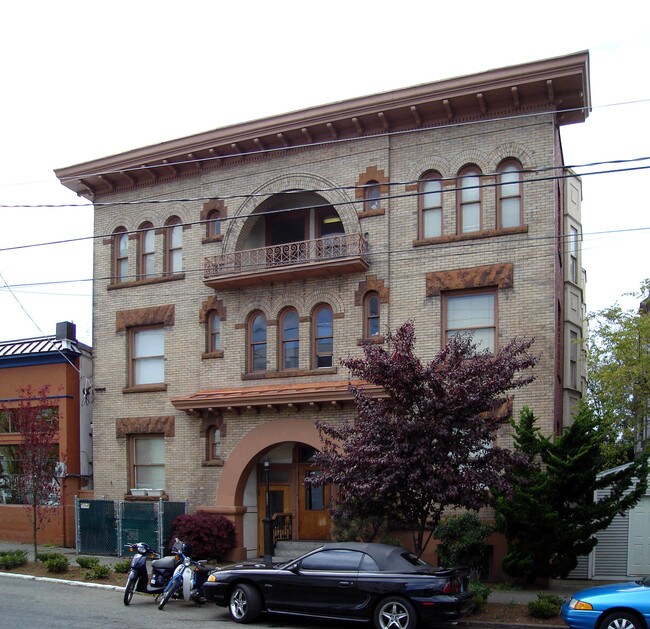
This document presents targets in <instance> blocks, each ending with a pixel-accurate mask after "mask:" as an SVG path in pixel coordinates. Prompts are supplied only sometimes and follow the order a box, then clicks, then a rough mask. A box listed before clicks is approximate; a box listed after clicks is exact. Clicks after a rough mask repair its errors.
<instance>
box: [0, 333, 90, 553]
mask: <svg viewBox="0 0 650 629" xmlns="http://www.w3.org/2000/svg"><path fill="white" fill-rule="evenodd" d="M91 376H92V349H91V348H90V347H88V346H86V345H84V344H83V343H79V342H78V341H77V339H76V328H75V325H74V324H73V323H69V322H62V323H57V326H56V334H55V335H51V336H41V337H36V338H29V339H19V340H15V341H0V408H1V409H2V410H0V466H1V467H0V539H2V540H4V541H10V542H31V541H32V533H31V520H30V518H29V515H28V514H27V513H26V512H25V511H26V509H27V507H25V506H23V505H21V504H18V500H17V498H16V496H15V495H14V492H13V491H12V489H11V487H12V483H11V475H12V474H13V473H15V472H16V471H17V465H18V461H17V460H16V446H17V445H18V444H19V443H20V434H19V433H18V432H16V429H15V425H14V423H13V422H12V407H17V406H18V404H19V402H20V393H19V390H20V389H22V388H24V387H26V386H28V385H30V386H31V387H32V389H33V390H34V391H35V392H38V391H39V390H40V389H41V388H42V387H44V386H47V387H48V392H47V400H48V408H52V409H53V412H55V413H58V416H59V420H60V426H59V441H58V449H59V457H58V458H59V460H60V461H64V462H65V465H66V469H65V472H64V475H62V476H60V477H58V478H56V479H55V478H53V479H52V501H53V502H54V503H57V502H58V506H57V508H56V512H55V513H54V515H53V517H52V518H51V519H50V521H49V522H48V523H47V524H46V525H45V526H44V527H43V529H41V530H40V531H39V533H38V542H39V543H40V544H43V543H54V544H59V545H61V546H67V547H74V546H75V517H74V515H75V514H74V509H75V505H74V498H75V496H76V495H78V494H79V492H80V491H83V490H84V489H88V488H89V487H91V486H92V399H91V398H90V397H89V395H90V391H91V388H90V384H89V379H90V378H91Z"/></svg>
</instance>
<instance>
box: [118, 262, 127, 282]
mask: <svg viewBox="0 0 650 629" xmlns="http://www.w3.org/2000/svg"><path fill="white" fill-rule="evenodd" d="M117 273H118V277H119V279H120V280H125V279H126V277H127V275H128V273H129V261H128V260H127V259H125V258H123V259H121V260H120V261H119V262H118V265H117Z"/></svg>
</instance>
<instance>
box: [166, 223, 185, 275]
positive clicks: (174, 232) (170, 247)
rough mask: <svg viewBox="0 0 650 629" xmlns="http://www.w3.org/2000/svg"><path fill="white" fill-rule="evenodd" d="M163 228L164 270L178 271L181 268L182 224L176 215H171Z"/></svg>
mask: <svg viewBox="0 0 650 629" xmlns="http://www.w3.org/2000/svg"><path fill="white" fill-rule="evenodd" d="M166 228H167V229H166V230H165V270H166V271H167V273H180V272H181V271H182V270H183V225H182V224H181V219H180V218H178V216H172V217H171V218H170V219H169V220H168V221H167V223H166Z"/></svg>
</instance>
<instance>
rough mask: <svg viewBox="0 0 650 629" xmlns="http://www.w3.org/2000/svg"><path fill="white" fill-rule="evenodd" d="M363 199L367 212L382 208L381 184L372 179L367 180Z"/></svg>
mask: <svg viewBox="0 0 650 629" xmlns="http://www.w3.org/2000/svg"><path fill="white" fill-rule="evenodd" d="M363 199H364V201H363V209H364V211H365V212H371V211H373V210H378V209H379V208H380V199H381V186H380V184H379V183H378V182H377V181H374V180H372V179H371V180H370V181H368V182H366V184H365V189H364V193H363Z"/></svg>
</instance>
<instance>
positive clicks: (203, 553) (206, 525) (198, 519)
mask: <svg viewBox="0 0 650 629" xmlns="http://www.w3.org/2000/svg"><path fill="white" fill-rule="evenodd" d="M176 538H178V539H180V540H181V541H182V542H185V543H186V544H188V545H189V547H190V549H189V553H188V554H189V555H190V557H192V559H214V560H216V561H221V560H222V559H223V558H224V557H225V555H226V553H227V552H228V551H230V550H232V549H233V548H234V547H235V543H236V538H235V525H234V524H233V523H232V522H231V521H230V520H229V519H228V518H226V517H224V516H222V515H218V514H216V513H209V512H207V511H197V512H196V513H194V514H192V515H187V514H186V515H179V516H178V517H177V518H175V519H174V521H173V522H172V534H171V538H170V541H169V547H170V549H171V547H172V545H173V544H174V541H175V539H176Z"/></svg>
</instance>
